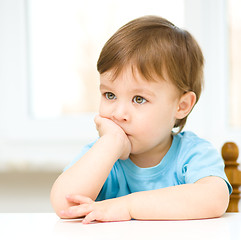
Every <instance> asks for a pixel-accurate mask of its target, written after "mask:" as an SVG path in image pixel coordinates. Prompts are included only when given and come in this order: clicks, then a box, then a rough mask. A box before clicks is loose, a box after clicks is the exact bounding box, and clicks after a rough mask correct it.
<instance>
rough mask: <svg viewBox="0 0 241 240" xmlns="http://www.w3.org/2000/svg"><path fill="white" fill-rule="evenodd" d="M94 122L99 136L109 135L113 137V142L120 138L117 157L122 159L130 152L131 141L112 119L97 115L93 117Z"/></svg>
mask: <svg viewBox="0 0 241 240" xmlns="http://www.w3.org/2000/svg"><path fill="white" fill-rule="evenodd" d="M95 124H96V129H97V131H98V132H99V136H100V137H102V136H104V135H111V136H113V138H114V142H116V140H117V139H119V140H120V143H121V144H122V146H121V151H122V153H121V155H120V157H119V158H120V159H122V160H125V159H127V158H128V157H129V155H130V152H131V142H130V140H129V138H128V137H127V135H126V134H125V132H124V130H123V129H122V128H121V127H120V126H118V125H117V124H116V123H114V122H113V121H112V120H110V119H108V118H104V117H101V116H99V115H97V116H96V117H95Z"/></svg>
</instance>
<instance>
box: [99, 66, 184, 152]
mask: <svg viewBox="0 0 241 240" xmlns="http://www.w3.org/2000/svg"><path fill="white" fill-rule="evenodd" d="M112 76H113V75H112V71H107V72H106V73H104V74H101V75H100V91H101V103H100V109H99V113H100V116H102V117H105V118H108V119H111V120H112V121H114V122H115V123H116V124H117V125H119V126H120V127H121V128H122V129H123V130H124V132H125V133H126V135H127V136H128V138H129V140H130V142H131V145H132V151H131V154H134V155H135V154H143V153H150V154H151V152H152V151H154V152H155V151H156V150H158V149H159V150H160V149H162V148H163V146H164V145H167V142H168V141H169V142H170V140H171V131H172V128H173V126H174V124H175V120H176V112H177V109H178V103H179V98H180V93H179V91H178V89H177V88H176V87H175V86H174V85H173V84H172V83H171V82H170V81H164V80H160V81H159V82H150V81H147V80H145V79H144V78H143V77H142V76H141V75H140V74H139V73H138V72H137V71H135V76H134V75H133V73H132V70H131V68H130V67H129V68H125V70H123V71H122V73H120V74H119V75H118V77H117V78H116V79H115V80H114V81H113V78H112ZM169 147H170V146H169Z"/></svg>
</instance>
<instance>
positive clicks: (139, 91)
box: [100, 84, 156, 97]
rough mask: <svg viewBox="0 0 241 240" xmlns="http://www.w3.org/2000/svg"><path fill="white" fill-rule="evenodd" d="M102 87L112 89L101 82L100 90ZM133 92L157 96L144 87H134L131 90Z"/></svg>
mask: <svg viewBox="0 0 241 240" xmlns="http://www.w3.org/2000/svg"><path fill="white" fill-rule="evenodd" d="M101 89H106V90H110V91H112V88H110V87H109V86H107V85H105V84H100V90H101ZM130 92H131V93H132V94H136V95H142V94H144V95H149V96H152V97H155V96H156V95H155V94H154V93H153V92H152V91H150V90H148V89H143V88H134V89H132V90H131V91H130Z"/></svg>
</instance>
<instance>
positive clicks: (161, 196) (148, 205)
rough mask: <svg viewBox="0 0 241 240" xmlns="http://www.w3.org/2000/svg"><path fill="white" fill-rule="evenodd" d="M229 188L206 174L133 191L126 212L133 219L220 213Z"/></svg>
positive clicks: (197, 217) (219, 179)
mask: <svg viewBox="0 0 241 240" xmlns="http://www.w3.org/2000/svg"><path fill="white" fill-rule="evenodd" d="M228 202H229V192H228V187H227V184H226V183H225V181H224V180H223V179H221V178H219V177H206V178H203V179H200V180H199V181H197V182H196V183H194V184H184V185H178V186H174V187H168V188H163V189H160V190H154V191H151V192H150V194H148V193H147V192H139V193H134V194H133V196H130V214H131V216H132V217H133V218H135V219H201V218H213V217H220V216H221V215H222V214H224V212H225V211H226V209H227V207H228Z"/></svg>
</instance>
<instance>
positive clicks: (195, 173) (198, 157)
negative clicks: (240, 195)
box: [174, 132, 225, 183]
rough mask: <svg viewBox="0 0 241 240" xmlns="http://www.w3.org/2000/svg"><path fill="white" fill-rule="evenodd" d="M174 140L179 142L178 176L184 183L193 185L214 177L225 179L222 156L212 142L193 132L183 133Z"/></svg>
mask: <svg viewBox="0 0 241 240" xmlns="http://www.w3.org/2000/svg"><path fill="white" fill-rule="evenodd" d="M174 138H175V139H176V141H177V142H178V144H177V148H178V155H177V165H178V175H179V177H181V178H182V179H183V181H185V182H186V183H192V182H195V181H197V180H198V179H200V178H202V177H205V176H213V175H214V176H222V177H223V178H224V177H225V174H224V162H223V159H222V157H221V154H220V153H219V152H218V151H217V150H216V149H215V147H213V145H212V144H211V143H210V142H208V141H207V140H205V139H202V138H199V137H198V136H197V135H196V134H194V133H192V132H182V133H180V134H178V135H176V136H174ZM184 179H185V180H184Z"/></svg>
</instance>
